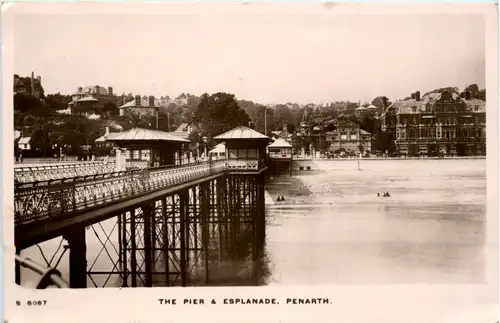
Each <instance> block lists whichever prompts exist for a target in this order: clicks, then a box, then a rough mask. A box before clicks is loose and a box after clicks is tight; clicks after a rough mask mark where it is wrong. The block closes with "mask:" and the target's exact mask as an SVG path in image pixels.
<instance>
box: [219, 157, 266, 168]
mask: <svg viewBox="0 0 500 323" xmlns="http://www.w3.org/2000/svg"><path fill="white" fill-rule="evenodd" d="M226 168H227V169H229V170H259V160H257V159H254V160H239V159H228V160H226Z"/></svg>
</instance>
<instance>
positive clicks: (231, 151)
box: [229, 149, 238, 159]
mask: <svg viewBox="0 0 500 323" xmlns="http://www.w3.org/2000/svg"><path fill="white" fill-rule="evenodd" d="M237 158H238V150H237V149H229V159H237Z"/></svg>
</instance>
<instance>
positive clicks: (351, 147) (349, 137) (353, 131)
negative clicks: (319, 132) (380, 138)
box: [326, 120, 372, 153]
mask: <svg viewBox="0 0 500 323" xmlns="http://www.w3.org/2000/svg"><path fill="white" fill-rule="evenodd" d="M326 135H327V136H326V140H327V141H329V142H330V149H329V150H330V151H332V152H335V151H338V150H345V151H346V152H349V153H359V152H369V151H371V144H372V135H371V133H369V132H367V131H365V130H363V129H361V128H360V126H359V125H358V124H357V123H354V122H351V121H349V120H341V121H339V123H338V124H337V125H336V128H335V130H333V131H328V132H327V133H326Z"/></svg>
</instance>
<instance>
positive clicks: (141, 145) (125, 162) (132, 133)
mask: <svg viewBox="0 0 500 323" xmlns="http://www.w3.org/2000/svg"><path fill="white" fill-rule="evenodd" d="M109 141H111V142H113V143H115V144H116V145H117V146H118V147H119V148H118V149H117V152H116V165H117V170H125V169H144V168H150V167H159V166H168V165H176V164H181V163H182V154H183V151H184V146H185V145H186V144H188V143H189V140H187V139H184V138H180V137H178V136H174V135H171V134H169V133H168V132H165V131H161V130H153V129H144V128H132V129H130V130H128V131H125V132H123V133H120V134H119V135H118V136H116V137H114V138H113V139H110V140H109Z"/></svg>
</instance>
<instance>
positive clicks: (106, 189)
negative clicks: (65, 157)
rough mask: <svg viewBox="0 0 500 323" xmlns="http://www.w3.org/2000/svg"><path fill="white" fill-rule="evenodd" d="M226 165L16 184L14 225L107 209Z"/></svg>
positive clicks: (219, 169) (186, 166)
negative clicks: (116, 203) (102, 208)
mask: <svg viewBox="0 0 500 323" xmlns="http://www.w3.org/2000/svg"><path fill="white" fill-rule="evenodd" d="M226 169H227V165H226V161H225V160H221V161H212V162H210V161H209V162H204V163H196V164H188V165H182V166H176V167H174V168H172V167H158V168H149V169H145V170H132V171H123V172H110V173H105V174H94V175H88V176H77V177H70V178H61V179H53V180H48V181H38V182H30V183H16V184H15V192H14V223H15V225H20V224H21V225H22V224H28V223H33V222H37V221H42V220H47V219H53V218H63V217H68V216H69V215H70V214H72V213H75V212H78V211H82V210H84V209H86V208H91V207H96V206H99V205H102V206H104V205H106V204H110V203H113V202H117V201H120V200H125V199H127V198H131V197H137V196H140V195H143V194H147V193H151V192H154V191H156V190H160V189H165V188H168V187H173V186H176V185H180V184H183V183H186V182H189V181H193V180H196V179H200V178H204V177H207V176H210V175H213V174H217V173H220V172H223V171H225V170H226Z"/></svg>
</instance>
